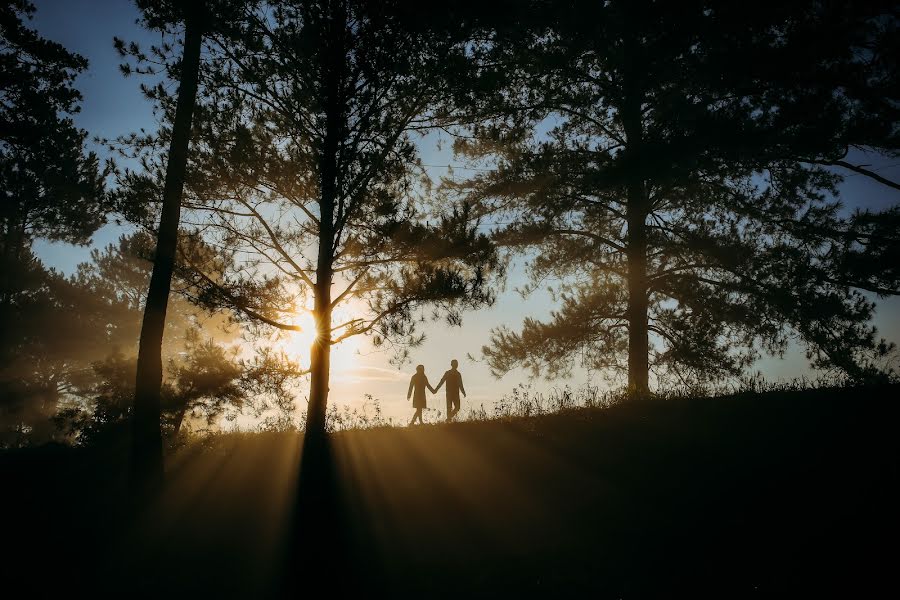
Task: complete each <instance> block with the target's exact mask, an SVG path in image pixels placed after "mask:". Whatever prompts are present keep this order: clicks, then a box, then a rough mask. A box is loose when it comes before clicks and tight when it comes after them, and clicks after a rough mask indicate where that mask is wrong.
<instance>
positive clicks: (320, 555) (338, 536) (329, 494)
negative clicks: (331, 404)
mask: <svg viewBox="0 0 900 600" xmlns="http://www.w3.org/2000/svg"><path fill="white" fill-rule="evenodd" d="M328 8H329V9H330V10H328V11H327V12H328V14H327V15H326V17H325V18H326V19H327V21H326V22H324V23H323V28H324V30H323V32H322V35H323V41H324V43H323V44H322V45H323V54H324V58H325V60H324V61H323V63H322V67H321V68H322V73H321V75H322V80H323V83H324V84H325V85H324V88H325V89H324V98H323V100H324V106H323V108H324V112H325V132H324V138H323V143H322V153H321V155H320V157H319V177H320V180H319V194H320V196H319V240H318V242H319V247H318V257H317V264H316V281H315V285H314V286H313V294H314V302H315V306H314V307H313V313H314V315H313V316H314V318H315V322H316V339H315V341H314V342H313V345H312V349H311V352H310V375H311V380H310V390H309V406H308V409H307V413H306V432H305V434H304V437H303V450H302V455H301V459H300V476H299V482H298V491H297V506H296V513H295V515H294V516H293V519H294V525H293V527H292V529H293V533H292V536H291V537H292V539H291V541H290V549H289V551H288V552H287V559H288V562H287V571H286V572H285V576H286V578H287V579H286V582H285V585H286V586H287V590H289V591H290V593H289V594H286V595H302V594H304V593H306V592H308V590H309V581H312V580H313V578H316V579H323V580H325V579H328V580H335V578H334V577H331V576H330V575H331V574H335V576H337V574H338V573H339V572H340V575H339V576H338V577H337V579H336V581H337V585H338V588H337V589H339V590H342V589H344V588H345V587H346V579H347V575H348V574H347V573H346V571H345V569H344V568H343V567H341V566H340V565H344V564H345V560H344V556H345V551H346V546H345V544H344V542H343V540H344V538H345V536H344V535H343V534H342V533H341V523H342V520H341V514H340V509H339V508H338V506H339V504H340V502H339V499H338V492H337V488H338V485H337V478H336V475H335V466H334V461H333V456H332V452H331V449H330V445H329V440H328V436H327V435H326V433H325V415H326V409H327V406H328V384H329V378H330V368H331V312H332V306H331V302H332V299H331V283H332V278H333V277H334V270H333V267H334V265H333V263H334V251H335V235H336V225H335V217H336V216H335V208H336V205H337V193H338V185H337V184H338V148H339V145H340V139H341V136H342V132H343V126H344V125H343V124H344V119H345V115H344V110H343V106H344V101H343V99H342V97H341V80H342V73H343V68H344V60H345V54H344V53H345V50H344V41H343V35H344V28H345V27H346V13H345V12H344V10H343V3H342V2H341V0H338V1H337V2H335V3H334V4H333V5H331V6H329V7H328ZM338 595H347V594H340V593H339V594H338Z"/></svg>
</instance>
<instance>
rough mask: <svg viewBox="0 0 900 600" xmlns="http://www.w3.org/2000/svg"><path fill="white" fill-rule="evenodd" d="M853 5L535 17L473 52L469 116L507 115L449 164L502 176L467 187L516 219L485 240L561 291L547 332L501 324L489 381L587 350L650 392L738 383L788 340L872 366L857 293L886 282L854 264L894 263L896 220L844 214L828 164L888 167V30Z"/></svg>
mask: <svg viewBox="0 0 900 600" xmlns="http://www.w3.org/2000/svg"><path fill="white" fill-rule="evenodd" d="M844 4H845V3H819V2H817V3H807V2H787V3H782V5H780V6H779V7H777V8H773V9H772V10H771V11H769V10H766V11H760V10H752V9H750V8H748V7H744V6H738V5H734V4H733V3H725V2H710V1H696V2H682V3H677V5H676V4H674V3H660V2H615V1H613V2H607V3H604V4H602V5H601V4H596V3H577V5H576V6H574V7H571V8H566V9H560V8H559V7H552V8H550V9H548V10H547V11H543V10H542V5H541V4H540V3H536V7H535V6H532V7H531V11H530V12H529V11H525V12H523V15H524V16H523V17H522V19H521V21H520V22H519V23H520V24H519V25H517V26H516V27H514V28H506V29H503V28H500V29H499V30H498V35H497V38H496V39H495V40H494V41H493V42H492V43H489V44H483V45H481V46H479V47H477V48H476V49H475V52H477V53H478V54H479V55H480V57H481V61H482V64H483V67H482V70H483V79H484V81H486V82H487V89H488V90H490V91H491V93H490V94H485V93H482V94H481V95H474V96H473V97H472V98H471V99H472V100H474V103H475V106H476V109H475V111H476V113H480V114H487V113H489V112H491V110H493V112H494V114H496V115H499V116H497V117H495V118H493V119H492V120H490V121H488V122H486V123H484V124H480V125H478V126H476V127H473V130H472V134H473V136H472V138H462V137H461V138H460V141H459V142H458V144H457V150H458V151H459V152H460V153H461V154H463V155H466V156H469V157H473V158H485V157H493V158H495V159H496V160H497V165H498V168H497V170H495V171H493V172H488V173H486V174H484V175H482V176H479V177H477V178H475V179H473V180H471V181H470V182H468V183H467V184H463V185H458V186H457V187H458V189H459V191H460V192H462V193H465V194H466V195H467V197H468V198H469V199H470V200H477V201H478V202H479V203H480V210H482V211H483V212H485V213H489V214H492V215H493V218H494V219H495V220H496V221H497V222H504V223H512V224H511V225H508V226H502V227H499V228H498V232H497V239H498V240H499V241H500V242H501V243H503V244H504V245H506V246H507V247H508V248H510V249H514V250H518V251H523V252H526V253H528V254H527V255H528V256H530V258H531V260H530V263H529V275H530V277H531V281H532V282H533V286H532V287H531V288H528V289H526V291H529V290H530V289H533V288H534V287H536V286H537V285H539V284H542V283H543V282H545V281H548V280H551V281H552V280H556V281H557V282H558V283H559V286H558V288H557V289H556V293H557V297H558V300H559V302H560V307H559V309H558V310H557V311H555V312H554V313H553V315H552V317H551V318H550V320H549V321H547V322H541V321H539V320H536V319H526V321H525V323H524V325H523V328H522V330H521V332H513V331H511V330H509V329H505V328H501V329H498V330H495V331H494V333H493V335H492V342H491V344H490V345H489V346H486V347H485V348H484V353H485V355H486V357H487V359H488V361H489V364H490V365H491V367H492V368H493V370H494V372H495V374H497V375H500V374H502V373H505V372H507V371H508V370H510V369H512V368H514V367H517V366H526V367H530V368H531V369H532V371H533V372H534V373H535V374H543V375H546V376H550V377H553V376H557V375H561V374H565V373H567V372H569V370H570V369H571V367H572V365H573V363H574V360H573V359H574V358H575V357H577V356H579V355H580V356H581V357H582V358H583V361H584V365H585V366H586V367H588V368H592V369H602V370H609V371H612V372H626V373H627V376H628V386H629V388H630V389H631V391H632V392H633V393H635V394H636V395H644V394H646V393H647V392H648V391H649V381H650V378H649V375H650V368H651V366H652V367H654V368H655V369H656V371H657V374H658V375H659V376H661V377H664V376H669V377H674V378H675V379H676V381H680V382H690V381H696V380H698V379H700V380H705V379H710V378H721V377H727V376H733V375H737V374H739V373H740V372H741V371H742V370H743V368H745V367H746V366H748V365H749V364H751V362H752V361H753V360H754V359H755V358H756V357H757V356H758V355H759V352H760V351H766V352H769V353H773V354H781V353H783V352H784V350H785V349H786V347H787V345H788V343H789V342H790V341H791V340H793V339H798V340H800V341H802V342H803V343H804V344H805V345H806V347H807V353H808V356H809V358H810V359H811V362H812V365H813V366H814V367H818V368H838V369H840V370H842V371H844V372H845V373H848V374H850V375H851V376H853V377H863V376H866V375H867V374H870V373H872V372H873V370H874V362H873V361H876V360H877V359H878V358H879V357H881V356H884V355H885V354H886V353H887V352H888V351H890V349H891V346H890V345H889V344H887V343H886V342H884V341H879V340H878V339H877V338H876V332H875V330H874V328H873V327H872V326H871V325H870V324H869V320H870V318H871V316H872V311H873V304H872V302H871V301H869V300H868V299H867V297H866V296H864V295H863V294H862V293H861V292H860V290H869V291H872V292H874V293H877V294H895V293H897V292H898V282H897V279H896V277H895V276H894V275H895V274H896V273H895V271H893V270H889V271H887V272H884V271H881V272H879V271H878V269H876V268H873V267H869V268H862V269H861V268H859V266H860V263H862V262H863V261H861V260H859V258H860V257H861V256H866V257H867V258H868V259H870V260H871V259H872V258H881V259H888V260H889V259H890V258H891V257H893V259H895V260H896V257H897V254H898V239H900V236H898V232H897V228H896V219H897V211H896V209H894V210H889V211H887V212H885V213H882V214H872V213H868V212H863V211H861V212H858V213H856V214H854V215H852V216H849V217H847V216H846V215H844V213H843V212H842V210H841V205H840V204H839V202H837V201H835V200H833V199H832V198H833V197H834V195H835V194H836V191H837V190H836V186H837V184H838V183H839V181H840V174H839V173H837V172H835V171H834V170H830V169H826V168H823V166H822V165H839V164H841V162H843V163H844V164H847V165H850V166H851V167H857V172H859V169H861V170H862V171H863V172H865V169H864V168H861V167H859V166H858V165H851V164H850V163H848V162H847V158H846V157H845V154H846V153H847V152H848V149H854V148H863V149H870V150H871V149H874V150H877V151H881V152H887V153H894V155H896V152H897V137H896V126H895V123H896V113H897V111H896V94H897V85H896V69H895V68H893V65H894V63H895V61H896V55H895V54H891V53H890V52H889V51H888V50H889V49H890V48H893V47H896V43H897V36H896V27H897V20H896V15H892V14H891V9H890V8H886V7H887V5H885V6H882V7H879V6H874V5H873V6H872V7H867V8H864V9H863V8H856V9H853V8H848V7H847V6H845V5H844ZM521 23H526V24H527V26H524V27H523V26H521ZM822 31H827V32H828V35H824V34H822V33H821V32H822ZM495 65H501V68H500V69H497V68H496V67H495ZM463 108H465V107H463ZM888 183H889V184H890V182H888ZM623 356H626V357H627V359H625V360H623V359H622V357H623Z"/></svg>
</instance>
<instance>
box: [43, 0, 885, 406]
mask: <svg viewBox="0 0 900 600" xmlns="http://www.w3.org/2000/svg"><path fill="white" fill-rule="evenodd" d="M33 2H34V4H35V5H36V7H37V13H36V14H35V18H34V20H33V22H32V26H33V27H34V28H36V29H37V30H38V31H39V33H40V34H41V35H43V36H44V37H46V38H48V39H51V40H54V41H57V42H59V43H61V44H63V45H64V46H65V47H66V48H68V49H69V50H71V51H74V52H77V53H79V54H81V55H82V56H84V57H85V58H87V59H88V61H89V67H88V69H87V71H86V72H85V73H83V74H81V75H80V76H79V78H78V79H77V81H76V86H77V88H78V89H79V90H80V91H81V93H82V95H83V96H84V100H83V102H82V110H81V112H80V113H79V114H77V115H75V121H76V123H77V125H78V126H79V127H81V128H83V129H85V130H87V131H88V132H89V134H90V136H91V137H94V136H98V137H101V138H115V137H116V136H119V135H125V134H128V133H130V132H134V131H137V130H139V129H140V128H145V129H148V130H152V129H154V128H155V127H156V122H155V121H154V119H153V115H152V110H151V106H150V104H149V102H147V101H146V100H145V99H144V98H143V96H142V95H141V93H140V91H139V89H138V85H139V82H140V79H139V78H136V77H131V78H125V77H123V76H122V75H121V73H120V72H119V68H118V65H119V63H120V60H119V57H118V55H117V53H116V51H115V50H114V48H113V36H117V37H120V38H123V39H125V40H126V41H136V42H138V43H140V44H141V45H142V46H149V45H150V44H152V43H154V42H158V41H159V40H160V35H159V34H158V33H153V32H149V31H146V30H144V29H142V28H141V27H140V26H138V25H137V24H136V23H135V21H136V19H137V17H138V13H137V9H136V8H135V7H134V4H133V2H132V1H131V0H33ZM431 139H432V138H426V141H425V142H423V145H422V147H421V156H422V159H423V162H424V163H425V164H430V165H446V164H450V163H451V162H452V160H453V157H452V156H450V155H449V154H448V152H447V151H446V150H443V151H439V150H437V149H436V148H435V147H433V144H432V143H431V142H429V140H431ZM95 150H97V151H98V153H100V154H101V156H103V155H104V151H103V149H102V147H97V148H95ZM870 162H872V163H873V167H874V168H876V169H877V170H878V172H879V173H880V174H881V175H884V176H887V177H893V178H894V179H897V178H898V177H900V165H896V164H893V165H891V164H889V163H887V162H885V161H884V159H882V158H880V157H872V158H871V161H870ZM432 171H433V176H434V177H438V176H440V175H441V174H443V173H444V170H443V169H441V168H437V167H434V168H432ZM841 196H842V198H843V200H844V202H845V203H846V205H847V206H848V207H850V208H852V207H856V206H858V207H868V208H871V209H881V208H885V207H887V206H890V205H891V204H896V203H897V200H898V197H897V192H896V191H893V190H890V189H889V188H887V187H885V186H882V185H879V184H877V183H875V182H873V181H871V180H868V179H867V178H865V177H862V176H859V175H853V174H851V175H848V176H847V178H846V180H845V183H844V184H843V186H842V189H841ZM124 231H125V229H123V228H122V227H119V226H116V225H108V226H106V227H104V228H102V229H101V230H100V231H98V232H97V233H96V234H95V236H94V238H93V240H92V246H105V245H106V244H108V243H111V242H113V241H114V240H116V239H117V238H118V237H119V235H121V234H122V233H123V232H124ZM35 251H36V253H37V254H38V256H39V257H41V259H42V260H44V262H45V263H46V264H48V265H50V266H52V267H55V268H57V269H59V270H61V271H63V272H67V273H68V272H72V271H73V270H74V268H75V266H76V265H77V264H78V263H79V262H83V261H85V260H87V259H88V257H89V253H90V246H89V247H73V246H70V245H67V244H51V243H47V242H42V241H38V242H37V243H36V245H35ZM523 282H524V280H523V277H522V270H521V260H520V261H518V263H517V266H514V267H513V269H512V270H511V273H510V277H509V280H508V281H507V284H506V286H505V291H503V292H501V293H500V294H499V295H498V301H497V303H496V304H495V305H494V306H493V307H491V308H487V309H483V310H480V311H476V312H472V313H469V314H466V315H465V317H464V322H463V326H462V327H461V328H448V327H446V326H445V325H443V324H442V323H436V324H429V325H427V326H426V327H425V332H426V335H427V337H426V341H425V343H424V344H423V345H422V346H421V347H420V348H416V349H415V350H414V352H413V356H412V361H413V363H412V364H407V365H404V366H403V367H402V369H400V370H398V368H397V367H395V366H392V365H391V364H390V363H389V358H390V355H389V354H387V353H386V352H383V351H375V350H374V349H373V348H372V347H371V346H370V344H369V343H368V341H367V340H357V341H354V342H353V343H352V344H351V346H350V347H349V348H347V347H345V348H339V349H338V350H337V351H336V356H335V359H334V363H335V364H334V376H333V381H332V385H331V399H332V400H333V401H335V402H337V403H338V404H341V403H344V404H349V405H352V406H356V407H360V408H361V409H362V408H363V406H364V404H365V394H367V393H368V394H372V395H373V396H374V397H375V398H378V399H379V400H380V401H381V405H382V409H383V410H384V413H385V414H386V415H387V416H390V417H392V418H394V419H397V420H401V419H403V418H404V417H405V418H408V416H409V415H410V414H411V412H412V409H411V407H410V404H409V403H408V402H407V401H406V388H407V384H408V381H409V377H410V375H411V374H412V372H413V371H414V367H415V364H418V363H421V364H424V365H425V368H426V374H427V375H428V376H429V378H430V380H431V381H432V382H433V383H436V382H437V380H438V379H440V376H441V374H442V373H443V371H444V370H446V369H448V368H449V362H450V360H451V359H453V358H457V359H459V361H460V371H462V373H463V377H464V383H465V388H466V391H467V392H468V398H467V399H466V400H464V402H463V410H464V411H465V409H466V408H467V406H473V407H478V406H484V407H485V408H488V409H490V407H491V406H492V405H493V403H494V402H495V401H496V400H497V399H498V398H500V397H502V396H503V395H504V394H507V393H509V392H510V391H511V390H512V389H513V388H514V387H515V386H517V385H519V384H527V383H528V381H529V379H528V376H527V374H526V373H524V372H522V371H514V372H511V373H509V374H507V375H506V376H505V377H503V378H502V379H501V380H499V381H498V380H496V379H494V378H493V377H492V376H491V375H490V372H489V370H488V368H487V366H486V365H485V364H484V363H482V362H477V361H476V362H473V361H470V360H469V359H467V358H466V356H467V354H472V355H475V356H476V357H477V355H478V354H479V353H480V350H481V347H482V346H483V345H484V344H486V343H487V342H488V339H489V332H490V329H491V328H492V327H496V326H499V325H507V326H509V327H511V328H513V329H514V330H515V329H517V328H518V327H519V325H520V324H521V322H522V320H523V319H524V318H525V317H526V316H534V317H538V318H540V317H542V316H545V315H548V314H549V312H550V310H551V309H552V308H553V305H552V303H551V302H550V299H549V296H548V294H547V293H546V292H543V291H542V292H538V293H536V294H534V295H532V296H531V297H529V298H526V299H523V298H521V297H520V296H519V295H518V294H517V293H516V292H515V291H514V289H515V288H516V287H517V285H520V284H521V283H523ZM875 325H876V326H877V327H878V329H879V331H880V334H881V335H882V336H883V337H886V338H887V339H888V340H890V341H896V342H900V299H898V298H893V299H886V300H885V299H881V300H879V301H878V311H877V313H876V319H875ZM294 345H295V346H296V344H294ZM754 369H758V370H759V371H760V372H761V373H762V374H763V376H764V377H765V378H766V379H771V380H779V379H782V380H783V379H791V378H793V377H797V376H801V375H807V376H809V375H813V374H812V373H810V372H809V370H808V369H807V367H806V360H805V358H804V356H803V350H802V348H800V347H792V348H791V349H790V351H789V352H788V354H787V356H786V357H785V358H784V359H777V358H766V359H763V360H761V361H759V363H758V364H757V365H756V366H755V367H754ZM592 381H593V383H594V384H596V385H599V386H600V387H601V388H603V387H605V385H606V384H605V383H604V382H603V380H602V379H601V378H600V377H599V376H594V377H591V375H590V374H589V373H586V372H584V371H582V370H579V369H575V371H574V373H573V377H572V379H571V380H568V381H556V382H549V383H548V382H542V381H537V382H535V383H534V387H535V388H536V389H537V390H547V389H549V388H550V387H553V386H557V387H561V386H563V385H566V384H568V385H570V386H571V387H573V388H577V387H579V386H582V385H584V384H585V383H589V382H592ZM442 404H443V398H442V396H441V395H439V396H434V397H433V399H432V400H429V409H430V410H431V411H432V412H431V413H430V414H429V413H426V420H427V419H428V418H429V416H430V418H432V419H433V418H435V417H436V413H434V412H433V411H434V409H435V408H441V407H442ZM365 410H370V411H371V410H372V405H371V404H368V405H365Z"/></svg>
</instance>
